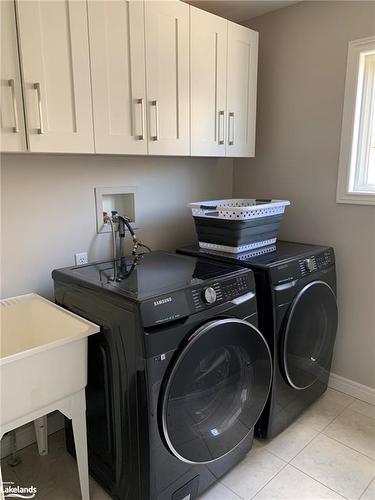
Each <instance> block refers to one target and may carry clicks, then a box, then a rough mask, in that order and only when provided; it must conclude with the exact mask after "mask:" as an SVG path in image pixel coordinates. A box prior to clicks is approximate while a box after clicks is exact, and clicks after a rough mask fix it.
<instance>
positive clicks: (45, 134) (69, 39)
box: [16, 0, 94, 153]
mask: <svg viewBox="0 0 375 500" xmlns="http://www.w3.org/2000/svg"><path fill="white" fill-rule="evenodd" d="M16 7H17V13H18V24H19V41H20V56H21V64H22V70H23V79H24V98H25V109H26V119H27V131H28V138H29V146H30V150H31V151H43V152H70V153H74V152H79V153H86V152H93V151H94V140H93V124H92V110H91V83H90V66H89V47H88V31H87V9H86V2H85V1H84V0H55V1H53V0H18V1H17V3H16Z"/></svg>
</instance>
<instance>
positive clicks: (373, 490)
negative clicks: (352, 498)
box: [360, 479, 375, 500]
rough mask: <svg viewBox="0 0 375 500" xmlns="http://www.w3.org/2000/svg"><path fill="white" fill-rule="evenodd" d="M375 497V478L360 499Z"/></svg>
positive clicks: (370, 499)
mask: <svg viewBox="0 0 375 500" xmlns="http://www.w3.org/2000/svg"><path fill="white" fill-rule="evenodd" d="M374 499H375V479H374V480H373V481H372V482H371V483H370V485H369V486H368V488H367V489H366V491H365V492H364V493H363V495H362V496H361V499H360V500H374Z"/></svg>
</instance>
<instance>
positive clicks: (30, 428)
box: [1, 411, 64, 458]
mask: <svg viewBox="0 0 375 500" xmlns="http://www.w3.org/2000/svg"><path fill="white" fill-rule="evenodd" d="M63 427H64V416H63V415H62V414H61V413H60V412H57V411H56V412H53V413H51V414H50V415H48V434H53V433H54V432H57V431H59V430H60V429H63ZM16 442H17V450H22V448H26V446H29V445H30V444H33V443H35V442H36V439H35V431H34V424H33V422H30V423H29V424H26V425H23V426H22V427H19V428H18V429H16ZM11 453H12V444H11V438H10V435H9V434H7V435H5V436H4V437H3V439H2V440H1V458H4V457H7V456H8V455H10V454H11Z"/></svg>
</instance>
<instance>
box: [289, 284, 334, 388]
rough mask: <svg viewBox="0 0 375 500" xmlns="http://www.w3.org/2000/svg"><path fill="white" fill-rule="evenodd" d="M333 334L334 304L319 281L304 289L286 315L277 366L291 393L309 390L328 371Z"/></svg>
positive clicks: (329, 292) (327, 286)
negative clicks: (283, 375) (279, 366)
mask: <svg viewBox="0 0 375 500" xmlns="http://www.w3.org/2000/svg"><path fill="white" fill-rule="evenodd" d="M336 330H337V303H336V296H335V294H334V292H333V290H332V289H331V287H330V286H329V285H328V284H327V283H325V282H323V281H313V282H311V283H309V284H308V285H306V286H305V287H304V288H302V290H300V292H299V293H298V294H297V296H296V297H295V299H294V301H293V302H292V304H291V306H290V308H289V311H288V312H287V315H286V321H285V329H284V334H283V335H282V337H281V339H282V343H281V365H282V368H283V370H284V373H285V376H286V379H287V381H288V383H289V384H290V385H291V386H292V387H293V388H294V389H306V388H307V387H310V386H311V385H312V384H313V383H314V382H315V381H316V380H317V379H318V378H320V377H321V376H322V374H323V373H324V372H325V373H327V371H329V369H330V365H331V358H332V351H333V345H334V342H335V337H336Z"/></svg>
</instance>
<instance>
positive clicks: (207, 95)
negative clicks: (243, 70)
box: [190, 7, 228, 156]
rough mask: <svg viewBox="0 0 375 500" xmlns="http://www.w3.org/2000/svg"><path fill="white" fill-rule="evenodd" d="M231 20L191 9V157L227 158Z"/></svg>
mask: <svg viewBox="0 0 375 500" xmlns="http://www.w3.org/2000/svg"><path fill="white" fill-rule="evenodd" d="M227 26H228V21H226V20H225V19H222V18H220V17H217V16H215V15H213V14H209V13H208V12H204V11H202V10H199V9H196V8H195V7H190V54H191V58H190V63H191V65H190V88H191V154H192V155H194V156H199V155H203V156H225V149H226V147H225V142H226V81H227V68H226V64H227Z"/></svg>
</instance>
